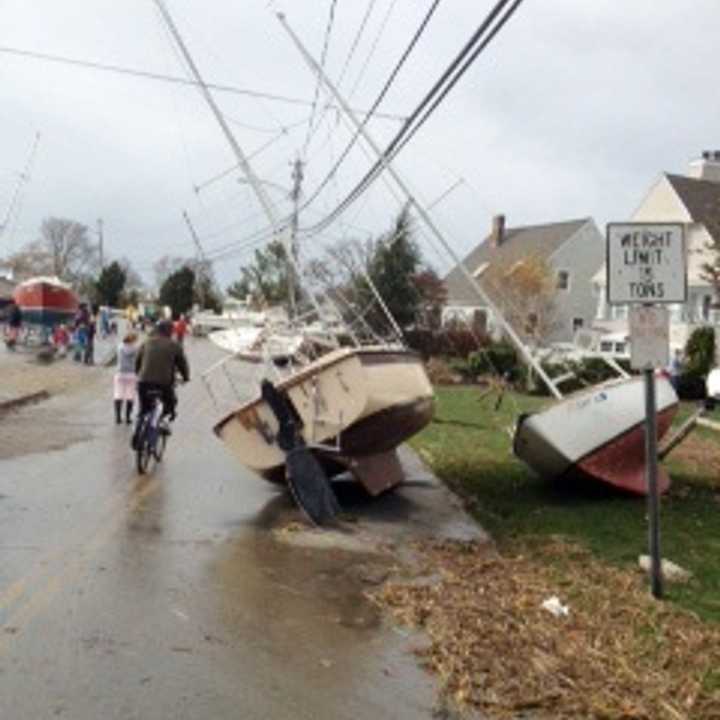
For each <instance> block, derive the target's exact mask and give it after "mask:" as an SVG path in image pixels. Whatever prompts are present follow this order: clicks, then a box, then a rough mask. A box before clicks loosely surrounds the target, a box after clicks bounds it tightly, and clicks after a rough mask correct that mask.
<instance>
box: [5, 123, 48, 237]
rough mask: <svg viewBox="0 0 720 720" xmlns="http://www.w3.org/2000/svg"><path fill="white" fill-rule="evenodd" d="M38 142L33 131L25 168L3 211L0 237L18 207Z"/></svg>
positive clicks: (37, 136)
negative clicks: (5, 209)
mask: <svg viewBox="0 0 720 720" xmlns="http://www.w3.org/2000/svg"><path fill="white" fill-rule="evenodd" d="M39 144H40V133H39V132H38V133H35V139H34V140H33V145H32V149H31V150H30V154H29V155H28V159H27V162H26V163H25V168H24V169H23V171H22V172H21V173H20V177H19V178H18V181H17V185H16V186H15V191H14V192H13V195H12V198H11V199H10V204H9V205H8V207H7V211H6V212H5V218H4V219H3V221H2V222H0V238H1V237H2V236H3V234H4V232H5V231H6V230H7V228H8V226H9V225H10V222H11V220H12V218H13V215H14V214H15V211H16V209H17V208H18V205H19V203H20V193H21V192H22V187H23V185H24V184H25V183H26V182H28V181H29V180H30V172H31V170H32V166H33V162H34V161H35V155H36V154H37V149H38V145H39Z"/></svg>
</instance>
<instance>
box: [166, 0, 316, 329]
mask: <svg viewBox="0 0 720 720" xmlns="http://www.w3.org/2000/svg"><path fill="white" fill-rule="evenodd" d="M153 1H154V3H155V5H156V6H157V8H158V10H159V11H160V15H161V16H162V18H163V20H164V21H165V24H166V25H167V26H168V29H169V30H170V34H171V35H172V37H173V39H174V40H175V42H176V43H177V46H178V48H179V49H180V52H181V53H182V56H183V58H184V59H185V62H186V63H187V66H188V68H189V69H190V72H191V73H192V75H193V77H194V78H195V81H196V83H197V85H198V87H199V88H200V92H201V93H202V95H203V97H204V98H205V101H206V102H207V104H208V105H209V107H210V110H211V111H212V113H213V115H214V116H215V119H216V120H217V122H218V125H220V128H221V130H222V132H223V134H224V135H225V139H226V140H227V141H228V143H229V144H230V147H231V148H232V151H233V153H234V154H235V158H236V159H237V162H238V165H239V166H240V169H241V170H242V171H243V173H245V176H246V177H247V179H248V181H249V183H250V186H251V187H252V189H253V192H254V193H255V195H256V196H257V199H258V201H259V203H260V206H261V207H262V209H263V210H264V212H265V215H267V219H268V221H269V222H270V226H271V228H272V231H273V235H274V236H275V237H277V238H278V239H279V240H280V242H281V243H282V245H283V248H284V249H285V253H286V255H287V258H288V262H289V263H290V265H291V267H292V270H293V273H292V274H293V275H294V277H295V278H300V275H301V273H300V269H299V266H298V263H297V261H296V257H295V254H294V252H293V247H292V244H291V241H290V237H289V229H288V228H287V227H283V225H282V224H281V223H280V221H279V218H278V215H277V211H276V209H275V206H274V204H273V202H272V201H271V200H270V197H269V195H268V194H267V192H266V191H265V188H264V187H263V185H262V182H261V181H260V179H259V178H258V176H257V175H256V174H255V172H254V171H253V169H252V166H251V165H250V162H249V161H248V159H247V157H246V155H245V153H244V152H243V150H242V148H241V147H240V144H239V143H238V141H237V140H236V139H235V136H234V135H233V133H232V131H231V130H230V127H229V126H228V124H227V122H226V121H225V118H224V117H223V114H222V113H221V112H220V108H219V107H218V106H217V103H216V102H215V100H214V98H213V96H212V94H211V93H210V91H209V90H208V87H207V85H206V83H205V81H204V80H203V78H202V76H201V75H200V71H199V70H198V68H197V65H195V61H194V60H193V59H192V56H191V55H190V52H189V50H188V49H187V46H186V45H185V42H184V41H183V39H182V36H181V35H180V32H179V30H178V29H177V26H176V25H175V22H174V21H173V19H172V17H171V15H170V13H169V11H168V9H167V7H166V6H165V3H164V2H163V0H153ZM308 295H309V297H310V302H311V304H312V305H313V307H314V309H315V312H316V313H317V316H318V319H319V321H320V322H321V323H322V324H325V319H324V314H323V311H322V309H321V307H320V304H319V303H318V302H317V299H316V298H315V296H314V294H313V293H312V292H310V293H308Z"/></svg>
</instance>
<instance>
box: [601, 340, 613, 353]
mask: <svg viewBox="0 0 720 720" xmlns="http://www.w3.org/2000/svg"><path fill="white" fill-rule="evenodd" d="M612 349H613V344H612V343H611V342H610V341H609V340H603V341H602V342H601V343H600V352H612Z"/></svg>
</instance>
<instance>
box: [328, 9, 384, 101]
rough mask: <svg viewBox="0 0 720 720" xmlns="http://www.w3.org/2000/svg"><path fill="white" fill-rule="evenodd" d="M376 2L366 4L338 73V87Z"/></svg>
mask: <svg viewBox="0 0 720 720" xmlns="http://www.w3.org/2000/svg"><path fill="white" fill-rule="evenodd" d="M376 2H377V0H370V2H369V3H368V6H367V9H366V10H365V14H364V15H363V19H362V20H361V21H360V27H359V28H358V31H357V32H356V33H355V37H354V38H353V41H352V44H351V45H350V50H349V52H348V54H347V57H346V58H345V63H344V65H343V67H342V70H341V71H340V75H339V76H338V82H337V84H338V87H339V86H340V85H342V81H343V80H344V79H345V73H346V72H347V70H348V67H350V62H351V60H352V59H353V57H354V56H355V51H356V50H357V47H358V45H359V43H360V39H361V38H362V36H363V33H364V32H365V26H366V25H367V23H368V20H369V19H370V15H372V11H373V9H374V8H375V3H376Z"/></svg>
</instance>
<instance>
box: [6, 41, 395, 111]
mask: <svg viewBox="0 0 720 720" xmlns="http://www.w3.org/2000/svg"><path fill="white" fill-rule="evenodd" d="M0 54H5V55H15V56H17V57H24V58H31V59H33V60H44V61H45V62H53V63H60V64H64V65H72V66H75V67H82V68H88V69H91V70H100V71H103V72H110V73H115V74H119V75H129V76H132V77H138V78H143V79H145V80H156V81H159V82H167V83H174V84H176V85H189V86H195V87H197V86H199V85H200V83H198V82H197V81H195V80H192V79H189V78H183V77H178V76H177V75H166V74H164V73H157V72H152V71H149V70H138V69H135V68H126V67H122V66H120V65H110V64H107V63H100V62H96V61H93V60H79V59H77V58H70V57H67V56H64V55H51V54H49V53H41V52H36V51H34V50H23V49H20V48H13V47H8V46H5V45H3V46H0ZM204 86H205V87H206V88H208V89H209V90H215V91H217V92H226V93H232V94H235V95H245V96H247V97H252V98H259V99H262V100H273V101H275V102H284V103H287V104H289V105H302V106H304V107H308V106H311V105H312V103H311V102H310V101H309V100H303V99H302V98H294V97H289V96H286V95H276V94H273V93H266V92H261V91H259V90H248V89H245V88H239V87H236V86H234V85H227V84H221V83H213V82H207V83H204ZM355 112H357V113H359V114H361V115H364V114H365V111H364V110H356V111H355ZM376 117H380V118H382V119H384V120H400V121H401V120H404V119H405V118H404V116H402V115H397V114H391V113H382V114H378V115H376Z"/></svg>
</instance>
